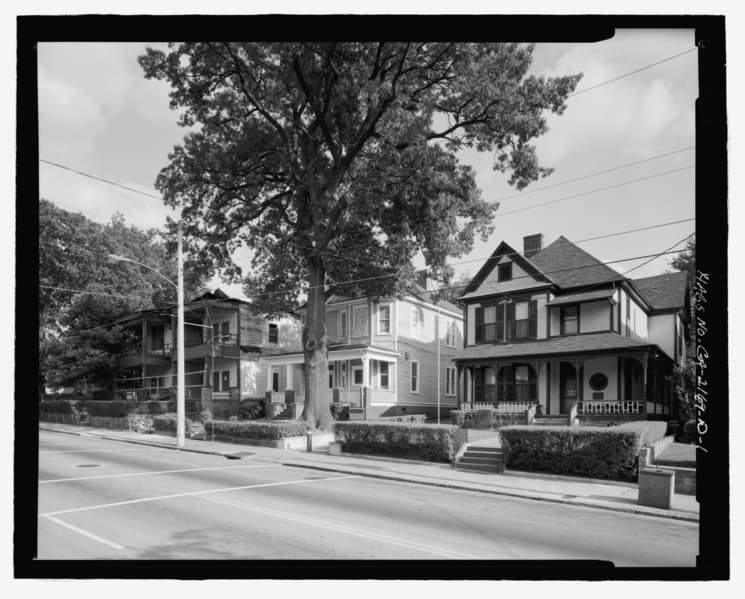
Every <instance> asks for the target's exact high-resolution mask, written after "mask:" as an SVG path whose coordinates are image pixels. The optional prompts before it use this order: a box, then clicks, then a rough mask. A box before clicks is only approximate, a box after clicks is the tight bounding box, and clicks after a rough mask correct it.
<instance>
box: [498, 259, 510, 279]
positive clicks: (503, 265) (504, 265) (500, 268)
mask: <svg viewBox="0 0 745 599" xmlns="http://www.w3.org/2000/svg"><path fill="white" fill-rule="evenodd" d="M503 270H506V271H508V272H507V273H506V276H504V273H503ZM511 280H512V262H502V263H500V264H497V282H498V283H501V282H502V281H511Z"/></svg>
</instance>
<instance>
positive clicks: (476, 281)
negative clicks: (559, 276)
mask: <svg viewBox="0 0 745 599" xmlns="http://www.w3.org/2000/svg"><path fill="white" fill-rule="evenodd" d="M502 256H510V257H511V258H512V261H513V262H516V263H517V264H518V265H519V266H520V267H521V268H522V269H523V270H524V271H525V272H527V273H528V274H530V275H533V276H534V277H535V278H537V279H539V280H542V281H545V282H547V283H553V282H554V280H553V277H549V276H548V275H545V274H543V273H542V272H541V270H543V269H541V268H540V266H538V265H537V264H536V263H535V261H534V260H535V256H533V259H532V260H529V259H528V258H526V257H525V256H523V255H522V254H520V253H519V252H516V251H515V250H513V249H512V247H511V246H510V245H508V244H507V243H505V242H504V241H503V242H501V243H500V244H499V245H498V246H497V249H496V250H494V252H493V253H492V255H491V256H489V257H488V258H487V259H486V262H484V265H483V266H482V267H481V268H480V269H479V271H478V272H477V273H476V275H475V276H474V277H473V278H472V279H471V281H470V282H469V283H468V286H467V287H466V288H465V289H464V290H463V293H462V295H461V297H464V296H465V295H466V294H469V293H471V292H473V291H476V290H477V289H478V288H479V287H480V286H481V283H483V282H484V279H486V277H487V276H489V273H491V271H492V270H494V268H495V267H496V266H497V263H498V262H499V259H500V258H501V257H502Z"/></svg>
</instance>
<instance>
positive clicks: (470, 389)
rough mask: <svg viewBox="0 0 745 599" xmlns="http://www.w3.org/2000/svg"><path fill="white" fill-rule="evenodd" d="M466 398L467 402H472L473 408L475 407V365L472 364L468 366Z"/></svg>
mask: <svg viewBox="0 0 745 599" xmlns="http://www.w3.org/2000/svg"><path fill="white" fill-rule="evenodd" d="M464 400H465V402H466V403H469V404H471V409H473V367H472V366H468V367H467V368H466V380H465V397H464Z"/></svg>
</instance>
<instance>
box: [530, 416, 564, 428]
mask: <svg viewBox="0 0 745 599" xmlns="http://www.w3.org/2000/svg"><path fill="white" fill-rule="evenodd" d="M533 424H537V425H538V426H541V425H543V426H556V425H564V424H569V416H563V415H562V416H541V417H540V418H535V419H534V420H533Z"/></svg>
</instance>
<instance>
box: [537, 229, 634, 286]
mask: <svg viewBox="0 0 745 599" xmlns="http://www.w3.org/2000/svg"><path fill="white" fill-rule="evenodd" d="M531 262H532V263H533V264H534V265H535V266H537V267H538V268H539V269H540V270H541V271H542V272H543V273H546V276H548V275H550V276H551V279H552V280H553V282H554V283H556V285H558V286H559V287H562V288H564V289H570V288H572V287H580V286H582V285H595V284H598V283H609V282H610V281H613V280H620V279H622V278H623V277H622V276H621V275H620V274H618V273H617V272H616V271H615V270H613V269H612V268H610V267H609V266H606V265H605V264H603V263H602V262H600V260H598V259H597V258H595V257H594V256H593V255H591V254H588V253H587V252H586V251H585V250H583V249H582V248H580V247H578V246H576V245H575V244H573V243H572V242H571V241H569V240H568V239H567V238H566V237H564V236H563V235H561V236H559V238H558V239H556V241H554V242H553V243H551V244H550V245H547V246H546V247H545V248H543V249H542V250H541V251H540V252H538V253H537V254H535V255H534V256H533V257H532V258H531Z"/></svg>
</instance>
